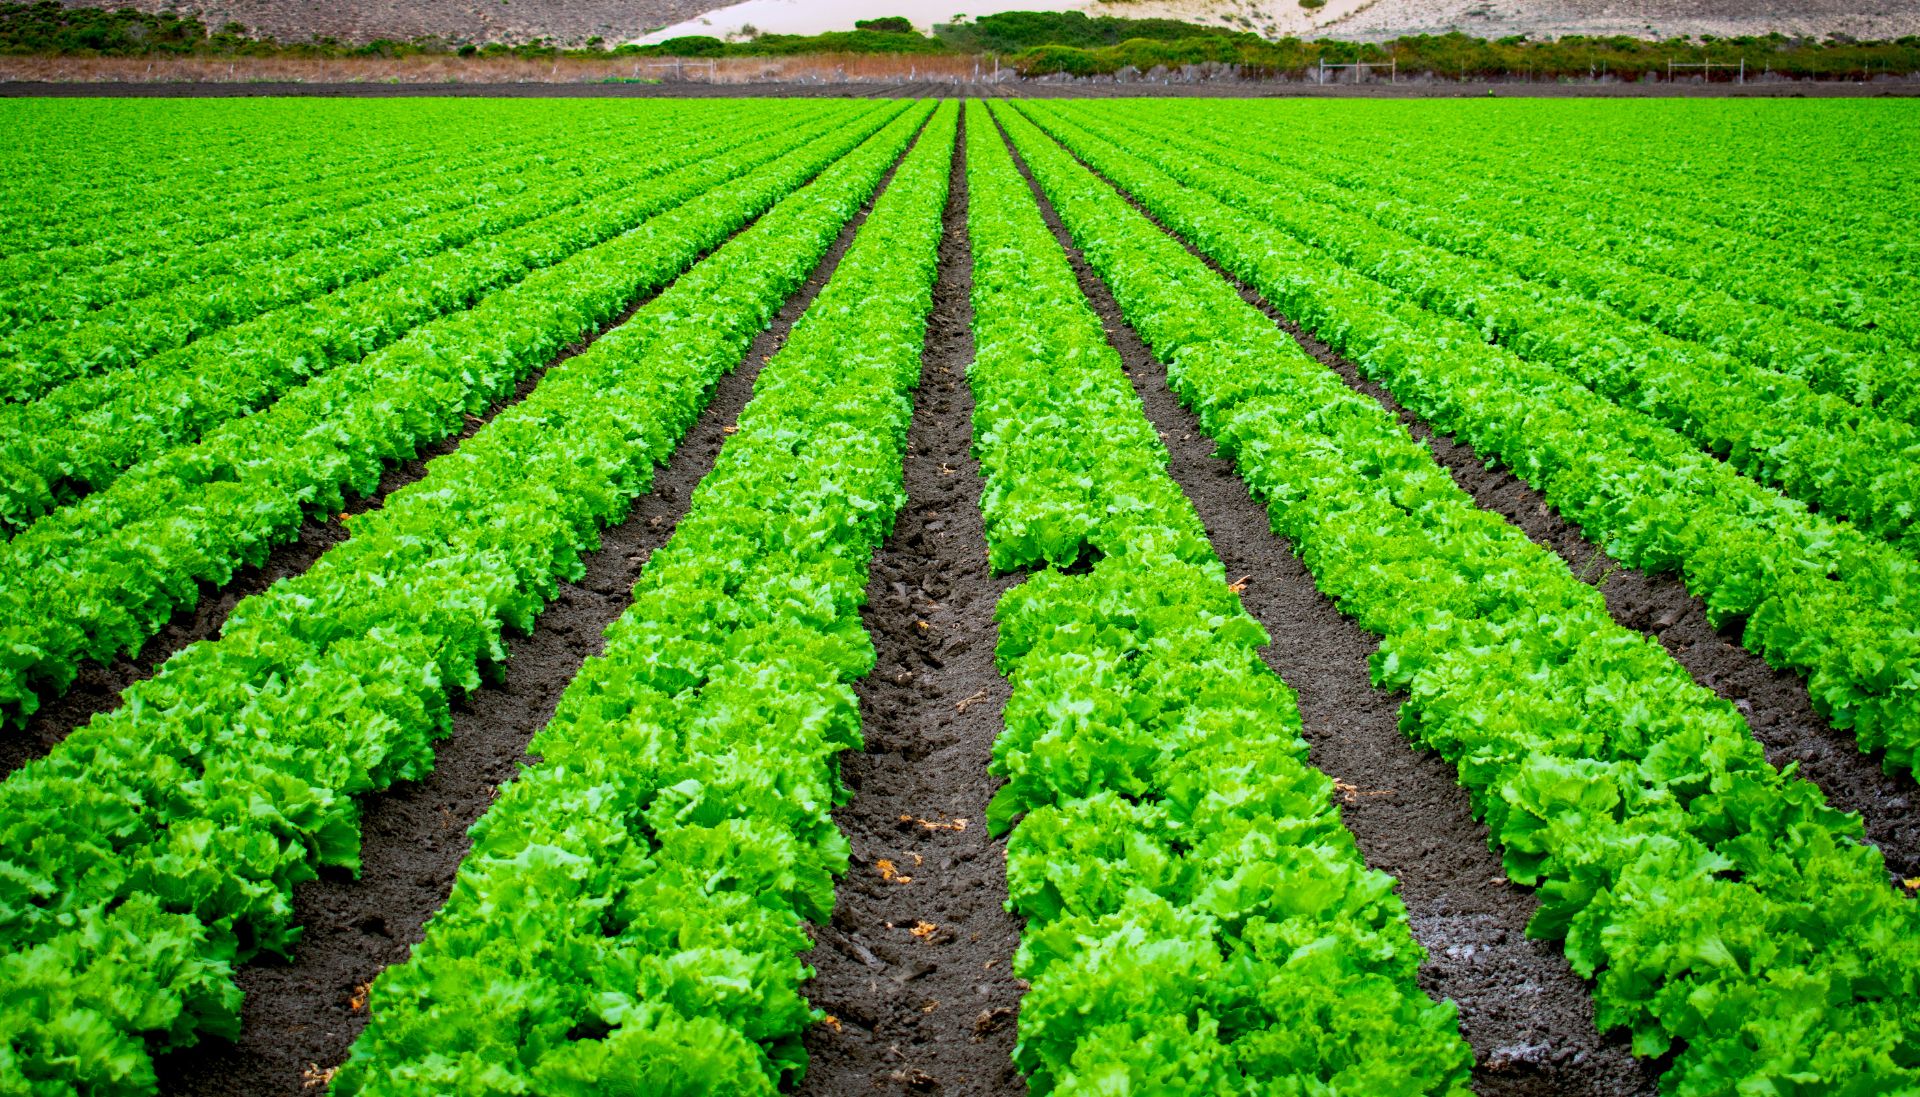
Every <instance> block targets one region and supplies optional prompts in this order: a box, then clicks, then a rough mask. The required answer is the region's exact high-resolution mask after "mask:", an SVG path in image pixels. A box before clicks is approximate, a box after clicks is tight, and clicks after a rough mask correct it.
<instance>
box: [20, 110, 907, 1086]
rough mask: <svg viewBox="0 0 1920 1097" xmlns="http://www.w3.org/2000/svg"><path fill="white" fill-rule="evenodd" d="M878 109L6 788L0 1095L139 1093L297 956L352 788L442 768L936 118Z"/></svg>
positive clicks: (581, 287) (557, 305) (560, 325)
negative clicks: (460, 696) (467, 707)
mask: <svg viewBox="0 0 1920 1097" xmlns="http://www.w3.org/2000/svg"><path fill="white" fill-rule="evenodd" d="M885 113H886V114H889V115H892V116H893V117H894V121H893V122H892V123H891V124H890V125H887V126H885V127H884V128H881V129H880V131H879V132H878V133H877V134H875V135H874V136H872V137H871V138H870V139H867V140H866V141H865V143H864V144H863V143H862V133H861V132H859V131H856V132H851V133H841V134H838V135H835V136H834V137H832V138H830V139H828V140H826V141H825V142H817V143H815V144H814V145H811V146H809V148H808V150H807V151H805V152H804V153H802V154H800V156H799V157H798V158H795V159H790V160H788V161H785V162H784V163H783V166H782V167H781V168H779V169H778V170H776V171H774V172H772V173H770V174H765V175H762V176H757V177H756V178H757V179H759V180H760V181H759V182H758V183H756V184H755V186H756V190H754V191H753V192H751V193H750V194H748V195H743V196H742V197H743V198H745V199H747V200H749V203H750V204H749V205H748V206H747V207H746V208H745V210H741V209H730V208H727V207H721V208H719V209H712V208H709V209H705V210H701V211H699V213H698V214H697V216H699V217H700V218H701V220H702V222H703V223H704V224H705V230H704V231H706V232H708V233H711V234H712V237H711V238H712V239H714V240H715V242H717V240H718V239H724V238H725V237H726V236H727V234H728V233H729V232H731V230H732V229H733V228H734V227H736V226H737V224H738V222H739V220H740V219H744V218H745V217H746V216H747V215H748V213H749V212H751V210H752V209H753V208H754V205H753V204H756V203H757V204H758V205H759V206H760V207H762V208H764V207H765V206H767V205H772V209H771V210H770V211H769V212H767V213H766V215H765V216H764V217H762V218H760V220H759V221H758V222H757V223H756V224H754V225H753V226H752V227H751V228H749V229H748V230H747V231H745V232H743V233H741V234H739V235H738V236H737V237H736V238H735V239H733V240H731V241H729V242H728V243H727V244H726V245H725V246H724V247H722V248H720V250H719V251H718V252H716V253H715V254H714V255H713V256H712V257H710V258H708V259H707V260H705V261H704V262H702V263H700V264H699V265H698V266H696V267H694V268H693V269H692V270H691V271H689V272H688V273H687V274H686V275H684V276H683V277H681V278H679V279H678V280H676V281H675V282H674V283H673V285H672V286H671V287H670V288H668V289H667V290H666V291H665V292H663V293H662V294H661V295H660V296H659V297H658V298H656V299H655V300H654V301H653V302H652V303H650V304H649V305H647V306H646V307H645V308H643V309H641V310H640V311H639V312H637V313H636V314H635V315H634V316H633V317H632V319H630V320H629V321H628V322H627V323H626V324H623V325H621V326H620V327H619V328H617V329H615V330H613V331H612V332H610V333H608V334H607V335H606V336H605V337H603V338H602V339H600V340H599V341H598V342H596V343H595V344H594V345H593V347H591V348H590V349H589V350H588V351H587V352H586V353H583V354H580V355H578V356H576V357H574V358H571V359H569V360H567V361H566V362H563V363H561V364H559V365H558V366H556V367H555V368H553V369H551V370H549V371H548V373H547V374H546V376H545V377H544V378H543V379H542V381H541V383H540V384H539V385H538V387H536V388H535V389H534V390H533V392H532V393H531V394H529V395H528V397H527V398H526V399H525V400H523V401H522V402H520V403H519V404H516V405H514V406H513V407H511V408H508V409H507V410H506V411H504V412H502V413H501V414H500V415H498V416H497V417H496V418H495V419H494V420H493V421H492V422H490V423H488V424H487V425H486V426H485V427H484V428H482V429H481V430H480V431H478V432H477V433H475V434H474V435H473V436H472V437H471V438H469V439H467V440H466V442H465V443H464V444H463V445H462V446H461V447H460V449H459V450H458V451H457V452H456V453H454V454H451V455H449V456H448V457H446V458H443V459H439V460H436V461H434V462H433V463H432V465H431V467H430V468H429V472H428V475H427V476H426V477H425V478H424V479H422V480H421V481H420V482H419V483H416V484H414V485H412V486H410V487H407V488H404V489H401V490H399V491H396V492H395V493H393V495H391V496H390V497H389V498H388V499H387V501H386V505H385V506H384V507H382V508H381V509H380V510H378V511H374V512H369V513H368V514H366V515H364V516H362V517H361V518H360V519H358V520H357V521H356V523H355V526H354V536H353V537H352V539H350V540H348V541H346V542H345V543H343V544H341V545H339V546H337V547H336V548H334V549H333V550H332V551H330V552H328V553H327V554H326V555H325V556H323V557H322V558H321V559H320V561H319V562H318V563H316V564H315V565H314V566H313V567H312V568H311V569H310V570H308V571H307V572H306V574H304V575H302V576H300V577H299V578H297V579H292V580H288V581H285V582H282V583H278V584H276V585H275V586H273V587H272V588H270V589H269V590H268V591H266V592H265V593H264V594H261V595H258V596H256V597H254V598H251V599H248V600H246V601H244V602H242V603H241V604H240V605H239V606H238V607H236V608H235V610H234V612H233V613H232V615H231V616H230V618H229V620H228V623H227V625H226V628H225V629H224V631H223V632H222V635H221V637H220V639H218V640H216V641H211V642H206V643H200V644H195V645H193V646H191V647H189V648H187V649H186V650H184V651H182V652H181V653H180V654H179V655H177V656H175V657H174V658H173V659H171V660H169V661H168V662H167V664H166V665H165V666H164V667H163V668H162V670H161V672H160V673H159V674H158V675H156V676H155V677H154V678H152V679H151V680H149V681H147V682H144V683H141V684H139V685H137V686H134V687H133V688H131V689H129V690H128V691H127V694H126V697H125V704H124V705H123V706H122V707H121V708H119V709H117V710H115V711H113V712H112V713H109V714H107V715H105V716H102V717H100V718H97V719H95V720H94V721H93V722H91V723H90V724H88V725H87V726H85V727H83V728H80V729H78V730H76V731H75V732H74V733H73V734H72V735H71V736H69V737H68V738H67V739H66V740H65V741H64V742H63V743H61V744H60V745H59V746H58V747H57V748H55V749H54V750H53V752H52V753H51V754H49V755H48V756H47V757H46V758H44V759H42V760H40V761H38V762H34V763H31V764H29V765H27V766H25V767H23V768H21V769H20V770H19V771H17V772H16V773H15V774H14V775H13V776H12V777H11V778H9V779H8V780H7V781H6V782H5V783H4V784H0V850H4V851H5V852H4V854H0V949H4V952H3V953H0V986H5V987H7V989H8V994H7V996H6V997H5V999H4V1000H0V1049H3V1050H0V1091H3V1092H8V1093H14V1092H26V1093H64V1092H68V1091H69V1090H72V1089H80V1090H83V1091H86V1092H92V1093H123V1092H131V1093H139V1092H149V1091H151V1090H152V1088H153V1085H154V1080H153V1070H152V1066H151V1064H150V1061H149V1057H148V1046H149V1044H150V1045H151V1046H152V1047H154V1048H155V1049H165V1048H169V1047H177V1046H182V1045H186V1044H191V1043H193V1042H194V1040H195V1039H196V1038H197V1036H198V1034H199V1033H201V1032H214V1033H223V1032H231V1031H232V1030H233V1026H234V1025H235V1024H237V1019H238V1018H237V1006H238V997H239V992H238V990H237V989H236V988H235V987H234V986H233V984H232V983H231V981H230V979H229V969H230V966H231V964H232V963H234V962H236V961H240V960H245V959H247V958H249V957H250V956H252V955H254V954H255V953H257V952H259V951H261V950H269V951H284V950H285V949H287V948H288V947H289V946H290V945H291V943H292V942H293V941H294V939H295V938H296V936H297V934H298V932H299V931H298V927H297V926H295V925H293V924H292V922H291V916H292V910H291V903H290V896H291V892H292V888H293V886H294V885H295V884H297V883H299V882H300V881H302V880H306V879H311V878H312V877H313V876H314V874H315V871H316V868H317V867H318V866H320V865H333V866H339V867H344V868H349V869H351V868H355V867H357V863H358V847H359V829H358V823H357V809H356V806H355V802H354V797H355V796H356V795H358V794H359V793H362V792H365V791H368V790H370V789H377V788H381V787H384V786H385V785H387V784H388V783H390V782H392V781H394V780H400V779H404V778H407V777H410V776H414V775H417V774H419V773H421V772H423V771H424V770H425V769H427V768H428V767H429V766H431V764H432V747H431V743H432V740H433V739H434V738H435V737H436V736H437V735H439V734H442V733H443V732H444V730H445V728H446V726H447V722H448V704H449V696H450V694H451V693H453V692H454V691H456V690H463V689H472V688H474V687H476V686H478V684H479V682H480V675H481V673H482V671H483V670H485V669H486V667H487V666H488V665H490V664H496V663H498V662H500V661H501V660H503V659H504V658H505V649H504V646H503V643H502V635H503V630H504V629H506V628H508V627H512V628H515V629H520V630H525V629H528V628H530V627H531V625H532V623H533V619H534V617H535V615H536V614H537V612H538V611H539V609H540V607H541V606H542V605H544V604H545V603H546V602H547V601H548V600H549V599H550V598H552V597H553V596H554V594H555V580H556V578H558V577H562V576H567V577H577V576H578V575H579V573H580V557H581V554H582V553H584V552H585V551H587V550H588V549H590V548H591V547H592V546H593V545H594V543H595V541H596V538H597V530H598V528H599V527H600V526H601V525H603V524H605V523H607V522H610V521H613V520H615V519H616V518H618V517H619V516H621V515H624V514H626V513H627V511H628V509H629V507H630V505H631V500H632V499H633V497H634V496H636V495H638V494H640V493H642V492H644V491H645V490H647V487H648V485H649V484H650V482H651V479H652V475H653V470H654V467H655V464H656V462H658V461H660V460H662V459H664V458H665V457H666V456H667V455H668V454H669V453H671V452H672V450H673V448H674V447H675V445H676V444H677V443H678V440H679V439H680V437H681V436H682V435H683V434H684V433H685V431H686V429H687V427H688V426H689V425H690V424H691V423H692V421H693V419H694V417H695V416H696V415H697V414H698V412H699V409H700V407H701V405H702V404H703V403H704V402H705V400H706V396H707V394H708V393H710V391H711V387H712V385H713V383H714V382H715V381H716V380H717V379H718V378H719V377H720V376H721V375H722V374H724V373H725V372H726V371H727V370H728V369H730V368H732V367H733V366H734V365H735V364H736V363H737V362H738V361H739V359H740V357H741V355H742V354H743V353H745V350H746V347H747V346H748V344H749V343H750V342H751V340H752V338H753V336H754V335H755V334H756V333H757V332H758V331H759V330H760V329H761V328H763V327H764V326H765V324H766V322H767V320H768V319H769V318H770V317H771V316H772V315H773V313H774V311H775V310H776V309H777V308H778V307H779V304H780V302H781V301H782V300H784V299H785V297H786V295H787V294H788V293H789V292H791V290H792V289H793V288H795V287H796V286H798V285H799V284H800V283H801V282H802V281H803V280H804V279H805V277H806V275H807V272H808V271H810V270H811V269H812V268H813V266H814V264H815V263H816V262H817V261H818V259H819V257H820V256H821V255H822V254H824V252H825V251H826V249H827V247H828V246H829V245H830V244H831V242H832V240H833V237H834V236H835V235H836V234H837V232H838V231H839V227H840V226H841V225H842V224H844V223H845V221H846V219H847V218H848V217H850V216H851V215H852V213H853V212H854V210H855V209H856V208H857V207H858V205H859V204H860V202H861V200H862V199H863V197H864V196H865V195H866V194H868V193H870V192H871V190H872V188H873V187H874V186H875V185H876V184H877V182H878V180H879V178H880V175H881V174H882V172H883V171H884V170H885V168H886V166H887V164H889V163H891V162H892V161H893V160H894V159H895V158H896V157H897V156H898V155H899V151H900V150H901V149H902V148H903V147H904V146H905V144H906V143H907V141H908V140H909V139H910V137H911V136H912V133H913V131H914V129H916V128H917V125H918V122H919V118H920V117H922V116H924V111H921V110H904V109H902V108H900V107H898V106H895V107H892V108H890V109H888V110H887V111H886V112H885ZM879 121H880V120H879V119H876V120H874V122H871V123H869V124H868V125H869V126H871V125H875V124H877V123H878V122H879ZM865 129H867V127H866V126H863V127H862V130H865ZM855 145H859V146H860V147H859V148H858V149H857V150H856V151H854V152H852V154H851V155H847V156H844V158H843V156H842V154H843V153H845V152H846V151H847V149H848V148H849V147H851V146H855ZM834 161H837V163H834ZM829 163H831V164H832V166H831V167H827V168H826V170H825V172H824V173H823V174H821V176H820V178H819V179H818V180H816V181H815V182H814V183H812V184H811V185H809V186H807V187H805V188H804V189H801V190H798V191H794V188H795V187H798V186H799V185H800V184H801V183H803V182H804V181H805V180H806V179H807V178H809V177H810V176H812V175H814V174H815V173H816V172H817V171H819V169H821V168H822V167H823V166H825V165H827V164H829ZM788 192H793V193H792V194H791V197H788V198H787V199H786V200H784V201H780V202H779V203H778V204H777V205H773V203H774V202H775V200H776V199H779V198H780V197H781V196H782V195H784V194H787V193H788ZM728 218H734V220H733V221H732V222H731V223H729V220H728ZM640 254H644V253H640ZM638 258H640V255H639V254H635V253H632V252H627V253H620V252H616V253H614V254H613V255H611V256H608V257H606V258H605V260H604V261H605V262H606V263H607V264H608V267H605V268H602V267H595V266H592V265H590V264H588V263H585V262H583V263H575V264H573V265H572V266H569V265H568V264H561V265H559V266H557V267H555V268H553V269H554V270H555V271H563V270H564V271H566V272H568V273H569V274H571V275H574V276H575V280H574V281H573V282H571V283H563V284H560V285H556V286H553V287H550V288H549V290H548V292H549V293H550V294H551V295H552V296H551V297H549V298H548V299H547V300H546V301H545V303H544V306H543V309H542V311H543V313H544V314H545V316H546V317H547V320H546V323H547V324H548V325H550V326H551V327H550V329H549V328H543V327H541V326H539V325H537V324H535V323H533V322H532V319H531V318H523V319H521V320H520V321H519V322H518V325H517V326H516V327H515V328H514V329H509V330H514V331H517V333H518V336H517V337H518V338H520V339H524V340H526V343H525V344H524V345H526V346H528V347H530V348H531V347H538V346H540V345H541V342H540V341H541V340H544V339H548V338H554V339H558V340H559V341H561V342H565V341H567V340H570V339H572V338H574V337H575V335H576V334H577V332H578V331H579V330H580V329H581V327H582V326H584V325H583V323H582V315H581V312H580V311H578V310H583V309H588V308H597V307H600V306H599V304H598V302H600V301H601V298H602V297H603V295H605V294H607V293H609V292H610V291H611V289H612V288H614V287H620V286H629V287H630V286H631V284H632V283H631V282H630V281H628V280H629V279H642V278H645V277H647V275H646V273H645V271H644V270H637V271H636V270H629V269H626V264H627V263H631V262H633V261H634V260H636V259H638ZM527 284H528V283H523V284H522V286H523V287H524V286H525V285H527ZM628 292H630V290H629V291H628ZM606 306H607V307H608V309H609V311H613V310H617V309H618V308H619V307H620V303H619V301H618V300H613V301H610V302H606ZM468 349H469V351H470V352H472V353H479V352H480V351H479V350H478V349H477V348H473V347H471V346H469V348H468ZM543 353H544V352H543ZM333 376H340V374H338V373H336V374H334V375H333ZM422 383H425V379H424V378H423V379H422ZM303 391H310V390H303ZM289 399H291V398H289ZM285 406H287V401H286V400H283V401H282V402H281V403H280V404H279V405H276V410H277V409H278V408H281V407H285ZM255 418H256V419H259V418H263V417H255Z"/></svg>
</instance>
